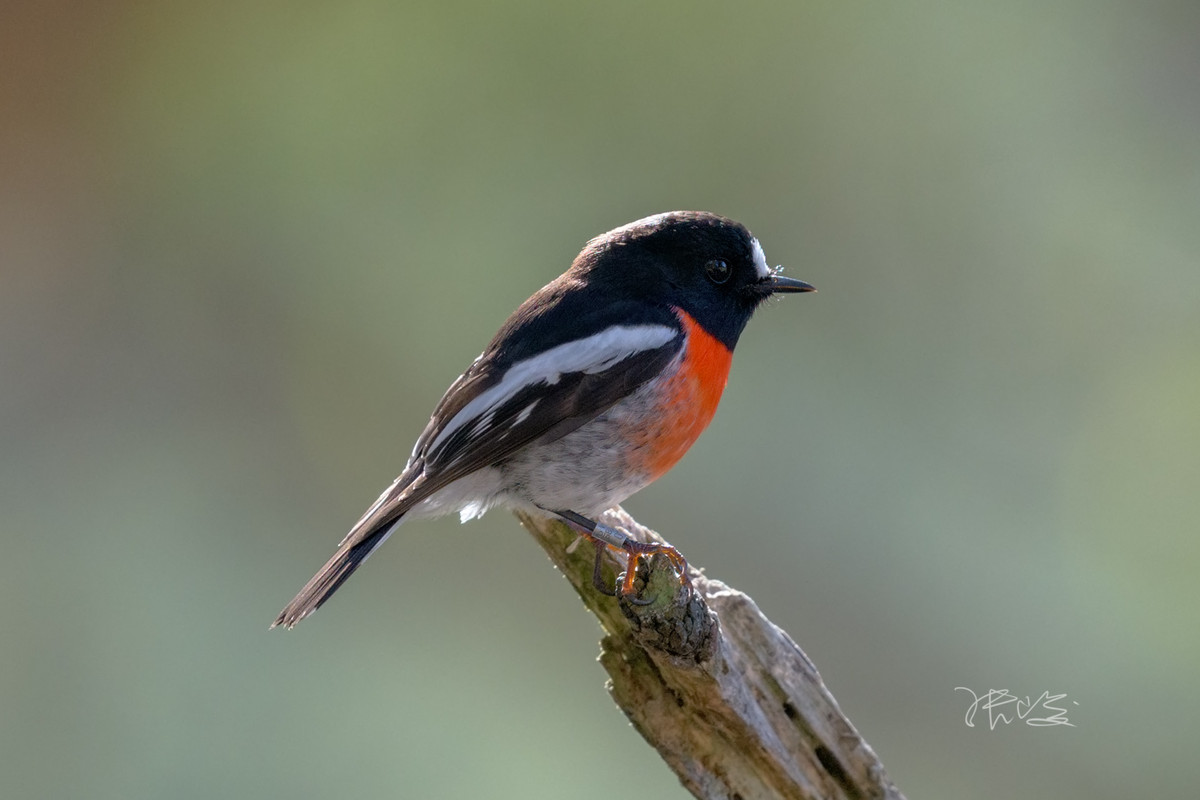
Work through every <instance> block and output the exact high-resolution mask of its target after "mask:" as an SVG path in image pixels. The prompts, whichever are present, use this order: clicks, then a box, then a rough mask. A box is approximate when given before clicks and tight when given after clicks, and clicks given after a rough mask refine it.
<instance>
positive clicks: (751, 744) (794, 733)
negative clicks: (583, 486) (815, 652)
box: [517, 509, 903, 800]
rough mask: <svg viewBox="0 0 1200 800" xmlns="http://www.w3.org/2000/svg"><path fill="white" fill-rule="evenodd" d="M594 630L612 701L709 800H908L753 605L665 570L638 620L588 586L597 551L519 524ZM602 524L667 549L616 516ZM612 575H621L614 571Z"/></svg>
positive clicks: (715, 584)
mask: <svg viewBox="0 0 1200 800" xmlns="http://www.w3.org/2000/svg"><path fill="white" fill-rule="evenodd" d="M517 517H518V519H520V521H521V523H522V524H523V525H524V526H525V527H526V528H527V529H528V530H529V532H530V533H532V534H533V537H534V538H535V539H537V541H538V542H539V543H540V544H541V545H542V547H543V548H545V550H546V552H547V553H549V555H550V558H551V560H552V561H553V562H554V563H555V564H556V565H557V566H558V568H559V569H560V570H561V571H562V572H563V574H564V575H566V577H567V579H568V580H569V581H570V582H571V584H572V585H573V586H574V587H575V590H576V591H577V592H578V593H579V596H580V597H581V598H582V599H583V602H584V604H585V605H586V606H587V607H588V608H589V609H590V610H591V611H592V613H594V614H595V615H596V617H597V618H598V619H599V620H600V624H601V626H602V627H603V628H604V631H605V634H606V635H605V637H604V639H603V640H602V641H601V655H600V662H601V664H603V666H604V668H605V669H606V670H607V671H608V674H609V675H610V676H611V680H610V681H609V692H610V693H611V694H612V697H613V699H614V700H615V701H616V703H617V705H618V706H620V708H621V710H622V711H624V712H625V714H626V716H628V717H629V720H630V721H631V722H632V723H633V726H634V727H635V728H637V730H638V731H639V732H640V733H641V734H642V736H643V737H645V739H646V741H648V742H649V743H650V744H651V745H653V746H654V748H655V749H656V750H658V752H659V754H660V755H661V756H662V758H663V759H664V760H665V761H666V762H667V764H668V765H669V766H670V767H671V769H673V770H674V771H675V773H676V774H677V775H678V776H679V779H680V781H682V783H683V785H684V786H685V787H686V788H687V789H688V790H689V791H690V792H691V793H692V794H693V795H695V796H696V797H698V798H701V799H702V800H716V799H717V798H721V799H722V800H728V799H729V798H741V800H758V799H759V798H763V799H764V800H765V799H766V798H803V799H804V800H810V799H811V798H889V800H891V799H896V800H903V795H902V794H901V793H900V791H899V790H897V789H896V787H895V786H894V785H893V784H892V782H891V781H890V780H889V779H888V777H887V774H886V773H885V772H884V769H883V765H882V764H881V763H880V761H879V759H878V758H877V757H876V756H875V753H874V752H873V751H872V750H871V748H870V747H869V746H868V745H867V743H866V742H865V741H863V739H862V737H861V736H859V734H858V731H856V730H855V729H854V726H853V725H851V724H850V720H848V719H846V717H845V715H843V714H842V712H841V709H839V708H838V705H837V701H835V700H834V699H833V696H832V695H831V694H830V693H829V690H828V689H826V688H825V684H824V683H822V681H821V676H820V675H819V674H817V669H816V667H814V666H813V663H812V662H811V661H810V660H809V659H808V656H806V655H805V654H804V652H803V651H801V650H800V648H799V647H797V646H796V643H795V642H793V641H792V639H791V637H789V636H788V635H787V633H786V632H785V631H783V630H782V629H780V628H779V627H777V626H776V625H775V624H774V623H772V622H771V621H770V620H768V619H767V618H766V617H765V616H763V614H762V612H761V611H759V610H758V606H757V605H755V604H754V601H753V600H751V599H750V598H749V597H747V596H746V595H744V594H742V593H741V592H739V591H737V590H735V589H731V588H729V587H728V586H726V585H724V584H723V583H721V582H719V581H716V580H713V579H711V578H707V577H705V576H704V575H703V574H701V573H700V572H698V571H696V570H694V569H692V570H691V572H690V576H691V586H686V585H683V586H681V585H680V582H679V581H678V579H676V578H675V576H674V573H673V572H672V570H671V568H670V566H669V565H668V563H667V561H666V559H665V558H662V557H656V558H655V559H654V560H653V561H652V562H651V563H650V564H649V565H648V566H646V567H642V568H641V569H639V574H638V584H637V585H638V587H639V589H640V590H641V593H642V597H645V598H651V597H652V598H653V601H652V602H651V603H650V604H648V605H644V606H639V605H634V604H631V603H628V602H625V601H623V600H622V601H618V600H617V599H615V598H612V597H607V596H605V595H603V594H601V593H600V592H598V591H596V590H595V588H594V587H593V586H592V565H593V561H594V551H593V549H592V548H591V547H590V546H587V544H586V543H583V546H580V544H581V540H580V539H579V537H577V536H576V534H575V533H574V532H573V531H571V530H570V529H569V528H568V527H567V526H566V525H564V524H562V523H561V522H557V521H553V520H549V519H543V518H540V517H533V516H529V515H526V514H521V513H518V514H517ZM602 521H603V522H605V523H607V524H609V525H612V526H614V527H619V528H622V529H623V530H625V531H627V532H628V533H630V534H631V535H633V537H634V538H636V539H638V540H640V541H660V542H661V541H662V538H661V537H660V536H658V534H656V533H654V532H653V531H651V530H649V529H647V528H644V527H642V526H641V525H639V524H638V523H637V522H636V521H635V520H634V519H633V518H632V517H630V516H629V515H628V514H626V513H625V512H624V511H623V510H621V509H614V510H612V511H609V512H607V513H606V515H605V517H604V518H603V520H602ZM606 558H607V560H608V564H607V567H608V568H609V569H611V574H608V575H606V578H607V579H609V580H614V579H615V573H616V572H618V571H619V570H622V569H624V564H623V562H622V561H618V557H617V556H616V555H611V556H609V557H606Z"/></svg>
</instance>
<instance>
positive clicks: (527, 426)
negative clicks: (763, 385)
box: [275, 295, 683, 627]
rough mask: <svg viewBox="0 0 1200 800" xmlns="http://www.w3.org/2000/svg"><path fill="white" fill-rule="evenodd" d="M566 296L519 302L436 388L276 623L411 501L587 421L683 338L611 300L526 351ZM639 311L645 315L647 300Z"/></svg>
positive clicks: (313, 598)
mask: <svg viewBox="0 0 1200 800" xmlns="http://www.w3.org/2000/svg"><path fill="white" fill-rule="evenodd" d="M535 297H536V295H535ZM527 305H528V304H527ZM569 305H570V303H569V302H568V303H559V304H551V305H549V306H547V305H545V304H543V305H542V306H541V308H540V309H539V311H540V312H541V313H539V314H538V315H537V316H533V317H530V318H529V319H527V320H522V319H521V318H520V315H521V312H522V309H524V308H525V306H522V309H518V311H517V313H516V314H514V315H513V317H512V318H510V321H509V323H508V324H506V326H505V327H504V328H502V329H501V332H500V334H498V335H497V338H496V340H494V341H493V342H492V345H490V346H489V347H488V349H487V350H486V351H485V352H484V353H483V355H481V356H480V357H479V358H478V359H476V360H475V363H473V364H472V365H471V366H470V368H468V369H467V371H466V372H465V373H463V375H462V376H461V377H459V378H458V380H456V381H455V382H454V383H453V384H452V385H451V386H450V388H449V390H447V392H446V394H445V395H444V396H443V397H442V399H441V401H440V402H439V403H438V405H437V408H436V409H434V412H433V416H432V418H431V419H430V421H429V424H428V425H427V426H426V427H425V430H424V432H422V434H421V436H420V438H419V439H418V440H417V444H416V446H415V447H414V448H413V453H412V456H411V457H410V458H409V461H408V465H407V466H406V467H405V468H404V471H403V472H402V473H401V474H400V477H398V478H397V479H396V481H395V483H393V484H392V485H391V486H390V487H389V488H388V490H387V491H385V492H384V493H383V494H382V495H380V497H379V499H378V500H376V501H375V503H374V504H373V505H372V506H371V508H369V509H368V510H367V513H366V514H364V515H363V517H362V519H360V520H359V521H358V522H357V523H356V524H355V525H354V527H353V528H351V529H350V532H349V533H348V534H347V535H346V537H345V538H344V539H343V540H342V541H341V543H340V544H339V545H338V550H337V552H336V553H335V554H334V555H333V557H332V558H331V559H330V560H329V561H328V562H327V563H326V564H325V566H324V567H322V568H321V570H320V571H319V572H318V573H317V574H316V575H315V576H313V578H312V580H310V581H309V582H308V584H307V585H306V586H305V587H304V588H303V589H301V590H300V593H299V594H297V595H296V597H295V598H294V599H293V600H292V602H291V603H289V604H288V605H287V607H285V608H284V609H283V611H282V612H281V613H280V615H279V617H278V618H277V619H276V620H275V624H276V625H286V626H288V627H291V626H292V625H294V624H295V623H296V622H298V621H299V620H301V619H303V618H304V617H305V616H307V615H308V614H310V613H312V612H313V611H315V610H316V609H317V608H318V607H319V606H320V605H321V604H322V603H323V602H325V600H326V599H328V597H329V596H330V595H331V594H333V592H334V591H335V590H337V588H338V587H339V586H341V585H342V583H343V582H345V580H346V579H347V578H349V577H350V575H351V574H352V573H353V572H354V570H355V569H357V568H358V566H359V564H361V563H362V562H363V561H365V560H366V559H367V557H368V556H370V555H371V553H373V552H374V551H375V550H376V548H378V547H379V546H380V545H381V544H383V542H384V540H385V539H386V538H387V536H388V534H389V533H390V531H391V529H392V526H393V525H394V524H395V523H396V521H397V520H399V519H400V517H401V516H403V515H404V514H405V513H406V512H407V511H408V510H409V509H411V508H412V507H413V506H415V505H416V504H417V503H419V502H421V501H422V500H425V499H426V498H428V497H429V496H431V495H432V494H434V493H435V492H437V491H438V490H439V489H442V488H443V487H445V486H447V485H449V484H450V483H453V482H454V481H456V480H458V479H459V478H461V477H463V476H465V475H469V474H470V473H472V472H474V471H476V470H478V469H482V468H483V467H486V466H489V465H491V464H495V463H497V462H499V461H503V460H504V459H505V458H507V457H508V456H510V455H512V454H513V453H514V452H516V451H517V450H518V449H520V448H521V447H523V446H525V445H527V444H529V443H530V442H533V441H535V440H538V439H542V440H546V441H552V440H553V439H557V438H559V437H562V436H565V435H566V434H568V433H570V432H571V431H573V430H575V429H577V428H579V427H580V426H582V425H584V424H586V423H587V422H588V421H590V420H592V419H594V418H595V417H596V416H598V415H599V414H601V413H603V412H604V411H606V410H607V409H609V408H610V407H612V406H613V405H614V404H616V403H617V402H618V401H620V400H621V399H622V398H624V397H627V396H628V395H629V394H631V393H632V392H634V391H635V390H637V388H638V387H640V386H641V385H642V384H644V383H646V382H647V381H648V380H650V379H651V378H653V377H654V376H655V375H657V374H658V373H659V372H661V371H662V370H663V369H664V368H665V367H666V366H667V365H668V364H669V363H670V362H671V360H672V359H673V358H675V356H676V355H677V354H678V353H679V351H680V349H681V348H682V347H683V333H682V331H681V330H680V329H679V323H678V321H677V320H676V319H675V317H674V315H673V314H672V313H671V312H670V311H667V310H665V309H663V310H662V311H661V313H656V314H655V319H654V321H650V322H642V323H639V324H629V323H627V322H625V320H628V319H630V318H631V317H630V313H629V312H630V311H631V309H630V308H624V307H622V306H623V304H620V303H615V304H612V303H609V304H600V306H599V307H600V309H601V310H600V311H596V310H595V309H594V308H592V309H584V310H583V312H584V316H583V317H582V318H579V317H575V318H572V319H571V320H570V321H571V323H572V324H571V327H572V328H574V330H576V331H584V332H589V331H590V332H591V333H586V335H582V336H578V335H577V336H576V337H575V338H571V339H567V340H565V341H563V340H562V338H563V337H562V336H561V335H559V336H557V337H554V336H548V337H545V338H544V339H543V340H544V341H545V340H548V341H551V342H553V341H555V339H556V338H557V339H559V340H560V341H558V343H557V344H553V345H551V346H549V347H546V348H545V349H542V350H540V351H533V350H532V348H530V347H529V346H528V343H529V341H530V340H531V338H533V337H537V336H538V334H539V332H540V331H539V329H541V328H548V329H549V330H554V331H555V332H556V333H557V332H559V331H561V330H562V326H561V325H556V324H555V321H556V320H557V321H558V322H560V323H561V322H563V321H564V320H563V319H561V317H562V315H563V314H566V313H570V312H572V311H578V309H570V308H568V307H567V306H569ZM638 310H640V311H642V316H643V318H644V317H645V309H644V308H640V309H638ZM547 317H549V319H547ZM632 318H634V319H636V318H637V317H636V316H634V317H632ZM610 320H611V323H610V322H609V321H610ZM514 321H515V322H514ZM513 339H515V340H517V341H520V342H521V343H522V344H523V345H524V346H523V347H522V348H521V349H520V350H519V351H517V354H516V355H517V357H514V353H513V352H512V351H511V350H510V349H507V348H506V347H505V346H504V345H505V343H506V342H508V341H512V340H513ZM534 341H536V339H534Z"/></svg>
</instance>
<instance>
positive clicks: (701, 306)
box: [571, 211, 813, 350]
mask: <svg viewBox="0 0 1200 800" xmlns="http://www.w3.org/2000/svg"><path fill="white" fill-rule="evenodd" d="M571 271H572V272H579V273H583V272H586V273H587V274H588V277H589V280H590V282H591V283H592V284H593V285H596V284H597V283H603V284H604V285H605V286H606V287H607V288H609V289H610V290H612V291H614V292H616V293H617V294H619V295H620V296H623V297H630V298H638V299H640V300H643V301H645V300H650V301H654V302H662V303H665V304H668V305H670V306H673V307H676V308H680V309H682V310H684V311H686V312H687V313H688V314H689V315H691V316H692V317H693V318H694V319H695V320H696V321H697V322H698V323H700V325H701V326H703V328H704V329H705V330H706V331H708V332H709V333H710V334H712V335H713V336H715V337H716V338H718V339H720V340H721V341H722V342H723V343H724V344H725V345H726V346H727V347H729V349H731V350H732V349H733V346H734V345H735V344H736V343H737V339H738V336H739V335H740V334H741V332H742V329H743V328H745V326H746V323H747V322H748V321H749V320H750V315H751V314H753V313H754V309H755V308H757V307H758V305H759V304H760V303H762V301H763V300H765V299H767V298H768V297H770V296H771V295H772V294H776V293H781V292H811V291H813V287H812V286H810V285H808V284H807V283H804V282H803V281H798V280H795V279H794V278H785V277H783V276H782V275H779V274H778V273H777V272H776V271H774V270H772V269H771V268H770V267H768V266H767V260H766V256H765V255H763V250H762V247H761V246H760V245H759V243H758V240H757V239H755V238H754V236H752V235H751V234H750V231H748V230H746V228H745V226H743V225H742V224H740V223H738V222H734V221H733V220H731V219H727V218H725V217H721V216H718V215H716V214H710V213H708V212H704V211H671V212H668V213H666V214H657V215H655V216H652V217H646V218H645V219H640V220H638V221H636V222H631V223H629V224H628V225H624V226H622V227H620V228H616V229H615V230H611V231H609V232H608V233H606V234H603V235H602V236H597V237H596V238H595V239H592V240H591V241H590V242H588V244H587V247H585V248H584V250H583V252H581V253H580V254H579V256H578V258H576V259H575V263H574V264H573V265H572V270H571Z"/></svg>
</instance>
